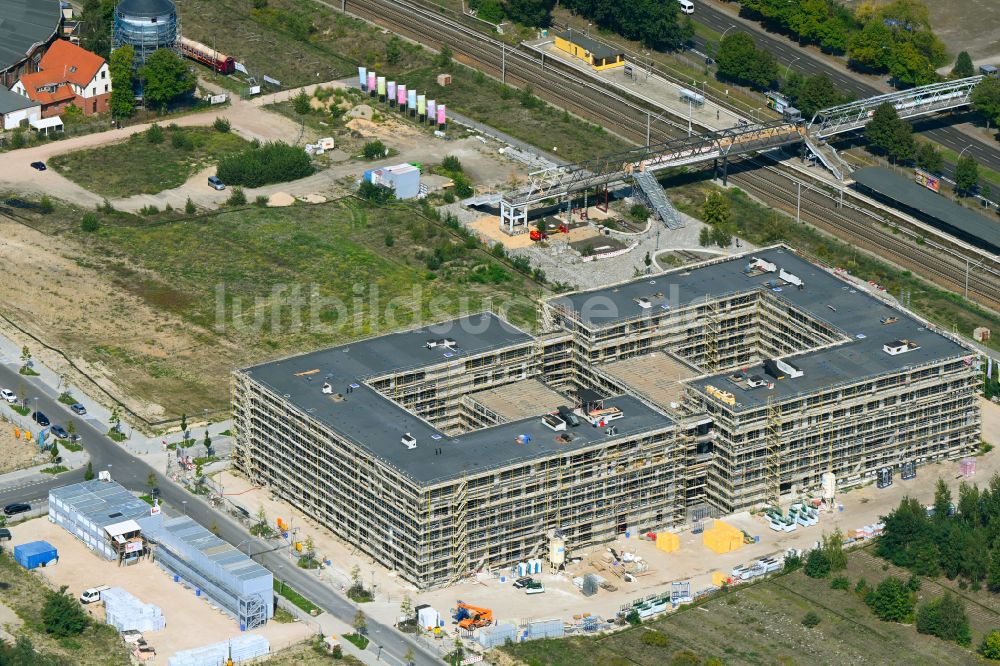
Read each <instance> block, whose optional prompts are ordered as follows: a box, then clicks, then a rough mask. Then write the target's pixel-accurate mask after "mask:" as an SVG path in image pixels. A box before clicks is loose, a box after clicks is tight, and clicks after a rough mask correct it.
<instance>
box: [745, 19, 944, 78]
mask: <svg viewBox="0 0 1000 666" xmlns="http://www.w3.org/2000/svg"><path fill="white" fill-rule="evenodd" d="M741 11H742V12H743V13H745V14H747V15H749V16H752V17H754V18H757V19H759V20H761V21H762V22H763V23H765V24H766V25H769V26H771V27H773V28H775V29H777V30H780V31H782V32H785V33H787V34H790V35H792V36H794V37H796V38H798V39H799V41H800V42H804V43H812V44H816V45H818V46H819V47H820V48H822V49H823V50H825V51H828V52H831V53H842V54H847V57H848V59H849V61H850V63H851V64H852V66H854V67H856V68H857V69H860V70H863V71H869V72H877V73H888V74H889V75H891V76H892V78H894V79H895V80H896V81H897V82H898V83H900V84H902V85H921V84H925V83H931V82H933V81H936V80H938V78H939V77H938V75H937V73H936V72H935V69H936V68H937V67H940V66H942V65H944V64H945V63H946V62H948V54H947V52H946V50H945V46H944V44H943V43H942V42H941V40H940V39H938V38H937V36H935V35H934V33H933V32H932V30H931V25H930V19H929V17H928V12H927V8H926V6H924V5H923V4H922V3H921V2H919V1H918V0H895V1H894V2H890V3H888V4H885V5H880V6H876V5H874V4H871V3H862V4H861V5H860V6H859V7H858V8H857V10H856V11H854V12H851V10H849V9H847V8H846V7H844V6H843V5H842V4H841V3H839V2H836V1H835V0H743V2H742V4H741Z"/></svg>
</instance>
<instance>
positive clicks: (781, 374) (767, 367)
mask: <svg viewBox="0 0 1000 666" xmlns="http://www.w3.org/2000/svg"><path fill="white" fill-rule="evenodd" d="M764 372H765V373H766V374H768V375H770V376H771V377H774V378H775V379H784V378H786V377H788V378H791V379H794V378H796V377H801V376H802V374H803V372H802V370H800V369H799V368H798V367H796V366H794V365H792V364H791V363H789V362H788V361H782V360H781V359H770V360H767V361H764Z"/></svg>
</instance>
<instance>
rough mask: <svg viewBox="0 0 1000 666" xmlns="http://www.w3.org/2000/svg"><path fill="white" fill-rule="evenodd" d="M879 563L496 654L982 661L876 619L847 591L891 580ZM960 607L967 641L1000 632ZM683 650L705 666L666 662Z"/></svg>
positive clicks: (575, 665)
mask: <svg viewBox="0 0 1000 666" xmlns="http://www.w3.org/2000/svg"><path fill="white" fill-rule="evenodd" d="M882 567H883V562H882V560H880V559H878V558H875V557H874V556H871V555H869V554H868V553H867V551H861V552H855V553H852V554H851V555H850V556H849V559H848V569H847V572H846V575H847V577H848V578H849V579H850V582H851V584H850V588H849V590H847V591H844V590H833V589H831V588H830V580H829V579H819V580H815V579H812V578H808V577H806V576H805V575H804V574H803V573H802V572H801V571H800V572H796V573H793V574H789V575H787V576H779V577H776V578H772V579H770V580H767V581H764V582H761V583H758V584H755V585H750V586H747V587H742V588H738V589H736V590H734V591H732V592H730V593H728V594H722V595H719V596H716V597H714V598H711V599H709V600H707V601H705V602H703V603H699V604H698V605H696V606H688V607H685V608H684V609H683V610H682V611H680V612H678V613H674V614H670V615H667V616H665V617H664V618H663V619H660V620H655V621H653V622H650V623H646V624H643V625H642V626H640V627H637V628H634V629H629V630H626V631H623V632H619V633H614V634H610V635H607V636H603V637H598V638H589V637H588V638H571V639H566V640H549V641H531V642H527V643H519V644H517V645H513V646H508V647H506V648H503V649H504V650H505V651H506V652H507V653H508V654H510V655H512V656H514V657H516V658H518V659H519V660H521V661H522V662H524V663H526V664H529V665H530V666H543V665H544V666H563V665H571V666H632V665H635V664H638V665H642V666H647V665H648V666H659V665H660V664H669V663H683V664H695V663H704V661H705V660H708V659H710V658H715V659H718V660H720V662H721V663H723V664H726V666H735V665H737V664H752V665H755V666H756V665H759V666H767V665H771V664H786V665H793V664H802V665H806V664H810V665H811V664H831V665H833V664H856V665H867V664H870V665H872V666H876V665H880V664H899V665H901V666H902V665H907V666H909V665H913V666H924V665H926V666H932V665H937V664H974V663H983V662H981V660H979V659H978V658H977V657H976V656H975V655H974V654H973V653H972V652H971V651H968V650H965V649H963V648H961V647H958V646H957V645H954V644H952V643H946V642H944V641H941V640H939V639H937V638H934V637H930V636H925V635H921V634H918V633H917V632H916V629H915V628H914V627H912V626H909V625H902V624H896V623H888V622H882V621H880V620H879V619H877V618H876V617H875V616H874V615H873V614H872V613H871V611H870V610H869V609H868V607H867V606H866V605H865V604H864V602H863V601H862V600H861V599H860V598H859V597H858V596H857V595H855V594H854V592H853V590H854V585H855V584H856V582H857V581H858V580H859V579H860V578H862V577H863V578H865V580H867V581H868V583H869V584H877V583H878V582H879V581H881V580H882V579H883V578H884V577H886V576H888V575H889V574H895V575H899V573H898V572H895V571H893V570H891V569H890V570H884V569H883V568H882ZM838 575H840V574H838ZM906 577H908V575H907V576H906ZM940 593H941V589H940V588H939V587H938V586H937V585H935V584H934V583H930V582H927V581H925V582H924V585H923V587H922V588H921V591H920V592H919V593H918V596H919V597H920V600H925V599H929V598H934V597H936V596H939V595H940ZM919 602H920V601H918V603H919ZM809 611H813V612H815V613H816V614H817V615H819V617H820V623H819V625H817V626H816V627H814V628H811V629H809V628H806V627H805V626H803V625H802V618H803V616H804V615H805V614H806V613H807V612H809ZM966 611H967V613H968V614H969V616H970V622H971V624H972V630H973V644H974V645H977V644H978V642H979V641H980V640H981V638H982V635H983V633H984V632H986V631H989V630H991V629H994V628H996V627H998V626H1000V614H997V612H996V611H992V610H983V609H982V608H981V607H979V606H978V605H976V604H974V603H973V600H972V599H971V598H969V597H966ZM649 631H659V632H662V633H663V634H665V635H666V636H667V639H668V644H667V645H666V646H655V645H649V644H647V643H646V642H645V641H643V635H644V634H646V633H648V632H649ZM685 651H689V652H690V653H693V654H694V655H696V656H697V657H699V658H700V659H701V660H702V661H697V662H696V661H680V662H677V661H673V660H674V659H676V658H678V657H679V654H678V653H684V652H685Z"/></svg>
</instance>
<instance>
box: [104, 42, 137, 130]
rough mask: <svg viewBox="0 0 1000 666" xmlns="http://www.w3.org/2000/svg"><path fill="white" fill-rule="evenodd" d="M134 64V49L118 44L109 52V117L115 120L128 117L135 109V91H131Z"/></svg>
mask: <svg viewBox="0 0 1000 666" xmlns="http://www.w3.org/2000/svg"><path fill="white" fill-rule="evenodd" d="M134 64H135V50H134V49H133V48H132V47H131V46H129V45H125V46H120V47H118V48H117V49H115V52H114V53H112V54H111V59H110V60H109V61H108V70H109V71H110V72H111V101H110V102H109V106H110V108H111V117H112V118H114V119H116V120H122V119H124V118H128V117H130V116H131V115H132V113H133V111H135V93H134V92H133V91H132V73H133V66H134Z"/></svg>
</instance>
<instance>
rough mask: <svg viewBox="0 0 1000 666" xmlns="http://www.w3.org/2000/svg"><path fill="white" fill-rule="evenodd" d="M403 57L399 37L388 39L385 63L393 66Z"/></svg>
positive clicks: (401, 43)
mask: <svg viewBox="0 0 1000 666" xmlns="http://www.w3.org/2000/svg"><path fill="white" fill-rule="evenodd" d="M401 57H403V42H402V40H401V39H400V38H399V37H395V36H393V37H390V38H389V41H388V42H387V43H386V45H385V61H386V62H387V63H389V64H390V65H395V64H396V63H397V62H399V59H400V58H401Z"/></svg>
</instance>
